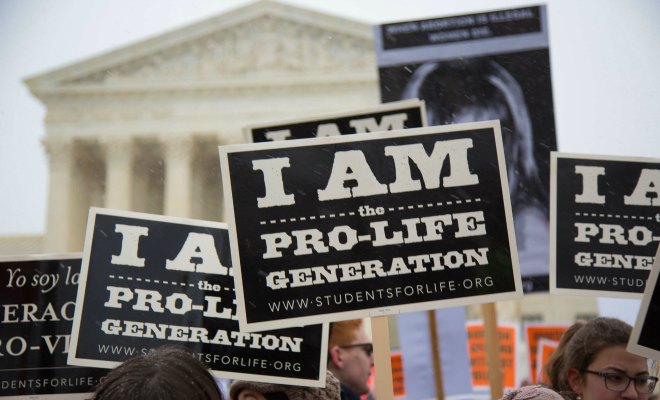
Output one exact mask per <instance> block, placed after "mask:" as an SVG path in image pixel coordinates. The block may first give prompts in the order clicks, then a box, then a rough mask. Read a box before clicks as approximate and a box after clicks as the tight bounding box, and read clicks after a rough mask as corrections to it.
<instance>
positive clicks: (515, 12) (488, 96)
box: [374, 6, 557, 292]
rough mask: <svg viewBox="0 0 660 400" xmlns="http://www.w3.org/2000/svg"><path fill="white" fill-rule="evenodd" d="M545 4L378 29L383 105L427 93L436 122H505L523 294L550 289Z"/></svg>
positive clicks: (551, 132)
mask: <svg viewBox="0 0 660 400" xmlns="http://www.w3.org/2000/svg"><path fill="white" fill-rule="evenodd" d="M546 14H547V13H546V7H545V6H533V7H522V8H516V9H510V10H497V11H492V12H482V13H476V14H466V15H456V16H448V17H441V18H429V19H425V20H416V21H403V22H393V23H388V24H383V25H378V26H376V27H375V32H374V36H375V47H376V57H377V62H378V67H379V79H380V88H381V90H380V93H381V99H382V101H383V102H384V103H386V102H390V101H395V100H401V99H411V98H418V99H421V100H424V102H425V104H426V110H427V114H428V123H429V125H443V124H452V123H461V122H472V121H478V120H485V119H499V120H500V121H501V124H502V135H503V140H504V147H505V149H507V150H506V156H507V160H506V161H507V171H508V173H509V186H510V195H511V203H512V207H513V218H514V224H515V229H516V238H517V241H518V255H519V259H520V268H521V274H522V278H523V289H524V291H525V292H539V291H548V288H549V286H548V275H549V272H548V264H549V261H548V260H549V255H548V248H549V246H548V243H549V222H548V221H549V213H548V192H549V190H548V187H549V183H548V180H549V176H550V174H549V161H550V151H551V150H556V149H557V144H556V134H555V122H554V107H553V98H552V82H551V76H550V53H549V46H548V23H547V18H546Z"/></svg>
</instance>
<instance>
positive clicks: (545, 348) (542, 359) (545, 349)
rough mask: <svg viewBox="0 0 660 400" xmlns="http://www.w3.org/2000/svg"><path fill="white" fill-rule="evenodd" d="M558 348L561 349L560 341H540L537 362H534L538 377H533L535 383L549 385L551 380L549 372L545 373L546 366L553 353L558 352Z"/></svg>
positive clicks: (542, 339)
mask: <svg viewBox="0 0 660 400" xmlns="http://www.w3.org/2000/svg"><path fill="white" fill-rule="evenodd" d="M557 347H559V341H556V340H550V339H546V338H541V339H540V340H539V342H538V344H537V346H536V360H535V361H534V362H535V366H534V368H535V369H534V371H535V372H534V373H535V374H536V375H532V378H533V379H532V382H533V383H539V384H542V385H547V384H548V383H549V380H550V378H549V377H548V374H547V371H545V366H546V365H547V364H548V361H550V356H551V355H552V353H554V352H555V350H557Z"/></svg>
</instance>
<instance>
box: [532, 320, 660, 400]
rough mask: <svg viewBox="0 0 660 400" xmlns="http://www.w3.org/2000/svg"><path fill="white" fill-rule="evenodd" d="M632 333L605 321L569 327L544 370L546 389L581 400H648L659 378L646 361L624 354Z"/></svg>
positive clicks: (620, 323)
mask: <svg viewBox="0 0 660 400" xmlns="http://www.w3.org/2000/svg"><path fill="white" fill-rule="evenodd" d="M631 331H632V327H631V326H630V325H628V324H627V323H625V322H623V321H621V320H618V319H615V318H605V317H600V318H595V319H592V320H590V321H589V322H586V323H585V322H578V323H576V324H574V325H572V326H571V327H569V328H568V329H567V330H566V332H565V333H564V335H563V336H562V338H561V340H560V342H559V346H558V347H557V350H556V351H555V352H554V353H553V355H552V356H551V357H550V360H549V361H548V364H547V365H546V366H545V371H546V373H547V376H548V379H549V382H548V384H549V386H550V387H551V388H552V389H554V390H555V391H557V392H560V393H561V394H563V395H565V396H567V397H569V398H575V399H581V400H619V399H640V400H647V399H648V398H649V396H650V395H651V393H653V391H654V389H655V386H656V383H657V381H658V378H657V377H654V376H651V374H650V372H649V361H648V360H647V359H646V358H644V357H641V356H638V355H635V354H632V353H629V352H628V351H626V345H627V343H628V338H629V337H630V333H631Z"/></svg>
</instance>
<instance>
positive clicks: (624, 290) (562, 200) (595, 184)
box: [550, 152, 660, 298]
mask: <svg viewBox="0 0 660 400" xmlns="http://www.w3.org/2000/svg"><path fill="white" fill-rule="evenodd" d="M551 172H552V176H551V210H550V211H551V216H552V218H551V243H550V249H551V253H550V254H551V258H550V260H551V263H550V285H551V287H550V290H551V292H552V293H559V294H570V295H590V296H608V297H624V298H639V297H641V294H642V293H643V292H644V287H645V286H646V280H647V279H648V276H649V272H650V271H651V267H652V265H653V257H654V255H655V251H656V249H657V248H658V244H659V243H660V160H658V159H651V158H633V157H612V156H601V155H587V154H568V153H556V152H553V153H552V165H551Z"/></svg>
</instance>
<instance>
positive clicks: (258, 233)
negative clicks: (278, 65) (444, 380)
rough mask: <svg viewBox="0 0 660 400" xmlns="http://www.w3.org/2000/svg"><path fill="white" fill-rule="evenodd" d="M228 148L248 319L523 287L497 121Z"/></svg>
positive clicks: (246, 324) (374, 312) (508, 292)
mask: <svg viewBox="0 0 660 400" xmlns="http://www.w3.org/2000/svg"><path fill="white" fill-rule="evenodd" d="M219 151H220V164H221V170H222V173H223V176H222V180H223V182H224V193H225V204H227V207H228V225H229V228H230V231H231V235H230V239H231V246H232V255H233V256H234V257H233V262H234V279H235V280H236V290H237V301H238V303H239V304H238V310H239V315H238V316H239V321H240V324H241V329H243V330H246V331H251V330H258V329H274V328H279V327H284V326H290V325H292V324H300V323H305V324H309V323H318V322H320V321H333V320H342V319H350V318H360V317H369V316H378V315H388V314H396V313H399V312H403V311H418V310H428V309H435V308H439V307H449V306H457V305H465V304H472V303H482V302H492V301H497V300H504V299H511V298H515V297H519V296H520V295H521V294H522V288H521V282H520V274H519V269H518V260H517V255H516V246H515V235H514V233H513V225H512V218H511V206H510V202H509V196H508V195H507V194H508V187H507V181H506V172H505V162H504V155H503V148H502V142H501V133H500V129H499V123H498V122H497V121H487V122H482V123H473V124H460V125H453V126H436V127H430V128H416V129H404V130H398V131H391V132H376V133H366V134H356V135H344V136H333V137H326V138H314V139H300V140H290V141H280V142H272V143H253V144H243V145H231V146H220V148H219Z"/></svg>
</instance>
